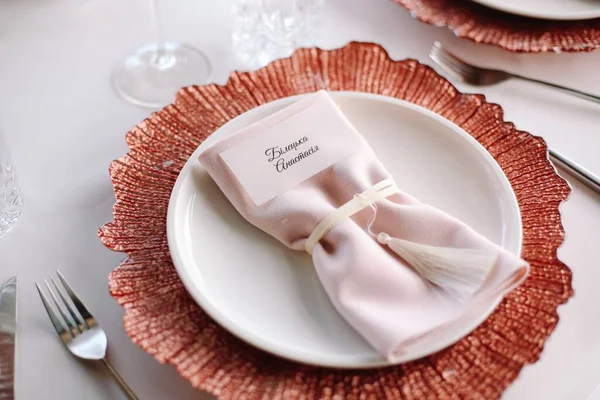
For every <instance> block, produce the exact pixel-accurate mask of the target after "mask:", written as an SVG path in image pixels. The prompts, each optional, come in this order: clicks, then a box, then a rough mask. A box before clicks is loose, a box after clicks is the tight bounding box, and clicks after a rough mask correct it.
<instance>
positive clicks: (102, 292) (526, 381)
mask: <svg viewBox="0 0 600 400" xmlns="http://www.w3.org/2000/svg"><path fill="white" fill-rule="evenodd" d="M149 4H150V0H2V1H0V57H1V58H0V118H1V119H2V124H3V127H4V130H5V132H6V134H7V137H8V142H9V144H10V147H11V148H12V152H13V158H14V164H15V165H16V169H17V172H18V178H19V181H20V184H21V187H22V191H23V197H24V200H25V207H24V212H23V215H22V219H21V221H20V223H19V224H18V226H17V227H16V229H15V230H14V231H13V232H11V233H10V234H9V235H7V236H6V237H5V238H4V239H2V240H0V279H1V280H3V279H5V278H7V277H8V276H10V275H11V274H18V276H19V285H20V287H19V290H20V292H19V295H20V296H19V299H18V307H19V325H18V351H17V378H16V379H17V396H18V398H19V399H21V400H26V399H80V398H85V399H105V398H121V394H120V392H119V390H118V387H116V385H115V384H114V383H113V381H112V380H111V378H110V376H109V375H108V374H107V373H106V371H105V370H104V369H103V367H102V366H94V365H92V364H85V363H81V362H79V361H77V360H76V359H74V358H73V357H71V355H70V354H69V353H68V352H67V351H65V349H64V348H63V346H62V344H60V343H59V341H58V339H57V337H56V335H55V333H54V332H53V330H52V328H51V326H50V323H49V321H48V318H47V317H46V315H45V312H44V310H43V308H42V306H41V303H40V301H39V299H38V295H37V293H36V291H35V288H34V285H33V283H34V281H35V280H41V279H43V278H44V277H46V276H49V275H50V274H51V273H52V272H53V271H54V270H56V269H60V270H61V271H62V272H63V273H64V274H65V275H66V276H67V277H68V278H69V279H70V281H71V283H72V284H73V285H74V287H75V288H76V289H78V291H79V292H80V294H82V296H83V297H84V298H85V301H86V302H87V304H88V306H89V307H90V308H91V310H93V311H94V313H95V315H96V316H97V318H98V320H99V321H100V322H101V324H102V326H103V327H104V328H105V329H106V331H107V334H108V337H109V343H110V344H109V357H110V359H111V360H112V361H113V363H114V365H115V366H116V368H117V369H118V370H119V371H120V372H121V373H122V375H123V376H124V377H125V379H126V380H127V381H128V382H129V383H130V384H131V386H132V387H133V389H134V390H135V391H136V392H137V393H138V394H139V397H140V398H141V399H166V398H173V399H188V398H208V397H209V396H207V395H206V394H204V393H201V392H198V391H195V390H193V389H192V388H191V386H190V385H189V383H188V382H186V381H185V380H183V379H181V378H180V377H179V376H178V375H177V373H176V372H175V370H174V368H172V367H171V366H162V365H160V364H158V363H157V362H155V361H154V360H153V359H152V357H150V356H149V355H147V354H145V353H144V352H143V351H142V350H140V349H139V348H138V347H137V346H135V345H134V344H132V343H131V342H130V340H129V339H128V337H127V336H126V335H125V332H124V330H123V326H122V315H123V311H122V309H121V308H120V307H119V306H118V305H117V304H116V302H115V301H114V300H113V299H112V298H110V296H109V294H108V290H107V275H108V273H109V272H110V271H111V270H112V269H113V268H114V267H115V266H116V265H117V264H118V263H119V262H120V261H121V260H122V258H123V256H122V255H121V254H117V253H113V252H111V251H109V250H107V249H106V248H104V247H103V245H102V244H101V243H100V241H99V240H98V238H97V237H96V230H97V228H98V227H99V226H101V225H102V224H103V223H105V222H107V221H109V220H110V219H111V207H112V204H113V201H114V197H113V192H112V187H111V183H110V180H109V176H108V172H107V168H108V164H109V163H110V162H111V161H112V160H113V159H115V158H117V157H119V156H120V155H122V154H124V153H125V152H126V146H125V142H124V134H125V132H126V131H127V130H128V129H129V128H131V127H132V126H133V125H135V124H136V123H137V122H139V121H141V120H142V119H143V118H145V117H146V116H147V115H148V114H149V112H150V111H149V110H147V109H142V108H138V107H135V106H133V105H130V104H128V103H126V102H125V101H123V100H121V99H120V98H119V97H118V96H117V95H116V94H115V93H114V92H113V90H112V88H111V86H110V85H109V77H110V72H111V68H112V67H113V66H114V65H115V64H116V63H117V62H118V61H119V60H120V59H121V58H122V57H124V56H125V55H126V54H127V53H129V52H130V51H132V50H133V49H135V48H136V47H138V46H140V45H142V44H145V43H147V42H150V41H153V39H154V38H153V31H152V29H151V25H150V16H149ZM230 4H231V1H216V0H215V1H208V0H169V1H163V2H162V6H161V8H162V15H163V17H164V28H165V35H166V36H167V37H168V38H173V39H180V40H184V41H187V42H189V43H191V44H193V45H195V46H197V47H199V48H201V49H203V50H205V51H206V53H207V54H208V56H209V57H210V59H211V61H212V64H213V68H214V74H213V77H212V80H213V81H214V82H217V83H224V82H225V81H226V80H227V77H228V75H229V73H230V72H231V71H232V70H234V69H245V68H244V66H243V65H241V63H240V61H238V60H237V59H236V57H235V55H234V54H233V52H232V49H231V41H230V29H231V22H232V18H231V15H230V8H229V6H230ZM327 21H328V22H327V25H326V26H325V28H324V31H323V35H322V38H321V39H320V41H319V45H320V46H321V47H324V48H335V47H340V46H343V45H344V44H345V43H346V42H348V41H350V40H361V41H373V42H377V43H380V44H382V45H383V46H384V47H385V48H386V49H388V51H389V52H390V54H391V56H392V57H393V58H395V59H403V58H416V59H419V60H420V61H422V62H425V63H428V64H431V62H430V61H429V59H428V52H429V48H430V47H431V44H432V43H433V42H434V40H440V41H442V43H444V44H446V45H447V46H448V47H449V48H451V49H452V50H454V51H455V52H457V53H458V54H460V55H462V56H463V57H465V58H467V59H471V60H476V61H478V62H480V63H482V64H487V65H496V66H498V67H502V68H506V69H509V70H513V71H518V72H520V73H522V74H529V75H532V76H536V77H538V78H542V79H547V80H551V81H555V82H557V83H563V84H566V85H570V86H572V87H575V88H579V89H582V90H587V91H590V92H595V93H597V94H600V51H597V52H595V53H591V54H542V55H527V54H523V55H519V54H512V53H508V52H505V51H502V50H500V49H498V48H495V47H489V46H480V45H475V44H473V43H471V42H469V41H467V40H459V39H457V38H455V37H454V36H453V35H452V33H451V32H450V31H448V30H447V29H443V28H436V27H432V26H428V25H425V24H422V23H420V22H417V21H415V20H413V19H412V18H411V17H410V15H409V14H408V13H407V12H406V11H404V10H403V9H402V8H400V7H399V6H397V5H395V4H393V3H392V2H391V1H389V0H376V1H375V0H373V1H366V0H364V1H360V0H346V1H343V0H336V1H333V0H331V2H330V4H329V5H328V11H327ZM458 86H459V87H460V88H461V89H462V90H464V91H469V92H483V93H485V94H486V96H487V98H488V99H489V100H490V101H492V102H497V103H499V104H501V105H502V106H503V108H504V110H505V113H506V119H507V120H508V121H513V122H514V123H515V124H516V125H517V127H518V128H520V129H523V130H526V131H529V132H531V133H533V134H535V135H540V136H543V137H544V138H545V139H546V140H547V141H548V143H549V144H550V146H551V147H553V148H555V149H556V150H558V151H560V152H562V153H564V154H565V155H567V156H568V157H570V158H572V159H574V160H576V161H577V162H579V163H581V164H582V165H584V166H586V167H588V168H589V169H590V170H592V171H594V172H595V173H597V174H600V157H599V156H598V149H599V148H600V105H598V104H592V103H591V102H586V101H583V100H579V99H576V98H573V97H569V96H567V95H563V94H560V93H558V92H556V91H553V90H551V89H547V88H543V87H539V86H535V85H534V84H529V83H523V82H519V81H509V82H505V83H502V84H499V85H497V86H494V87H488V88H473V87H468V86H465V85H458ZM563 175H564V174H563ZM568 179H569V182H570V183H571V184H572V185H573V188H574V192H573V195H572V197H571V199H570V200H569V201H568V202H567V203H565V204H564V205H563V206H562V208H561V210H562V211H563V217H564V218H563V221H564V225H565V227H566V231H567V240H566V242H565V244H564V246H563V247H562V248H561V249H560V251H559V257H560V258H561V260H563V261H564V262H565V263H566V264H567V265H569V266H570V267H571V269H572V271H573V273H574V281H573V284H574V287H575V296H574V297H573V298H572V299H571V300H570V301H569V303H568V304H567V305H565V306H563V307H561V308H560V310H559V314H560V322H559V324H558V327H557V329H556V330H555V332H554V333H553V334H552V336H551V337H550V339H549V340H548V341H547V343H546V346H545V350H544V352H543V354H542V357H541V360H540V361H539V362H537V363H536V364H534V365H531V366H527V367H525V368H524V369H523V371H522V372H521V374H520V376H519V378H518V379H517V380H516V382H515V383H514V384H512V385H511V386H510V387H509V389H508V390H507V391H506V392H505V395H504V398H505V399H545V400H553V399H561V400H562V399H569V400H578V399H586V398H588V396H590V394H591V393H592V392H593V391H594V389H595V388H596V386H597V385H598V384H600V372H599V369H598V365H599V363H600V322H599V321H600V289H599V288H598V287H597V286H596V285H597V283H598V282H600V261H599V260H600V223H599V221H600V197H599V196H597V195H594V194H593V192H591V191H590V190H588V189H586V188H585V187H583V186H582V185H580V184H578V183H577V182H576V181H575V180H573V179H571V178H568ZM596 394H597V395H598V394H599V392H598V391H596Z"/></svg>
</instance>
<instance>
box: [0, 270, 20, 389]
mask: <svg viewBox="0 0 600 400" xmlns="http://www.w3.org/2000/svg"><path fill="white" fill-rule="evenodd" d="M16 329H17V277H16V276H13V277H11V278H10V279H8V280H7V281H6V282H5V283H4V284H3V285H2V286H0V399H7V400H8V399H14V398H15V385H14V383H15V344H16Z"/></svg>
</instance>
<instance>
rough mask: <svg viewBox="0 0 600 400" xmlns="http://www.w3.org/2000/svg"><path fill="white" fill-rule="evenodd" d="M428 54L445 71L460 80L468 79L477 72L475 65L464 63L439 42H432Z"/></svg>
mask: <svg viewBox="0 0 600 400" xmlns="http://www.w3.org/2000/svg"><path fill="white" fill-rule="evenodd" d="M430 56H431V58H432V59H433V60H434V61H435V62H437V63H438V65H440V66H441V67H442V68H444V69H445V70H446V71H447V72H449V73H452V74H453V75H455V76H456V77H458V78H460V79H462V80H468V79H470V78H473V77H474V76H475V75H476V74H477V69H476V67H473V66H472V65H469V64H467V63H465V62H464V61H463V60H461V59H460V58H458V57H456V56H455V55H453V54H452V53H450V52H448V51H447V50H446V49H444V48H443V47H442V45H441V44H440V43H439V42H436V43H434V45H433V47H432V49H431V53H430Z"/></svg>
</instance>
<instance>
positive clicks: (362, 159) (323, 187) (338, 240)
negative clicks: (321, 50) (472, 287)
mask: <svg viewBox="0 0 600 400" xmlns="http://www.w3.org/2000/svg"><path fill="white" fill-rule="evenodd" d="M308 107H319V109H320V110H321V112H327V113H330V112H334V113H337V115H338V116H339V118H341V119H343V120H344V122H345V125H346V126H347V128H348V129H349V130H350V131H351V132H352V134H353V135H358V136H360V138H361V140H362V144H363V145H362V147H361V149H360V150H359V151H357V152H356V153H355V154H352V155H350V156H348V157H345V158H343V159H341V160H340V161H338V162H337V163H335V164H334V165H332V166H331V167H329V168H327V169H325V170H323V171H321V172H319V173H318V174H316V175H314V176H312V177H311V178H309V179H307V180H305V181H304V182H302V183H301V184H299V185H298V186H296V187H294V188H293V189H291V190H288V191H286V192H284V193H282V194H280V195H278V196H276V197H275V198H273V199H272V200H269V201H268V202H266V203H264V204H262V205H261V206H256V205H255V203H254V202H253V201H252V199H251V198H250V197H249V196H248V194H247V193H246V191H245V190H244V188H243V187H242V185H241V184H240V182H239V181H238V180H237V178H236V177H235V175H234V174H233V173H232V171H231V170H230V169H229V167H228V166H227V164H226V163H225V162H224V160H223V159H222V158H221V157H220V155H219V154H220V153H221V152H223V151H225V150H226V149H229V148H231V147H232V146H235V145H236V144H238V143H240V142H242V141H244V140H246V139H248V138H250V137H252V136H253V135H260V134H261V132H262V131H263V130H264V129H266V128H267V127H274V126H276V125H277V124H278V123H279V122H281V121H283V120H285V119H287V118H289V117H290V116H292V115H295V114H297V113H301V112H302V111H303V110H305V109H307V108H308ZM305 123H306V124H307V125H309V126H307V128H309V129H310V130H311V131H315V130H316V131H317V132H318V128H319V123H318V120H312V121H305ZM199 160H200V162H201V163H202V165H203V166H204V167H205V168H206V170H207V171H208V173H209V174H210V176H211V177H212V179H213V180H214V181H215V182H216V183H217V185H218V186H219V187H220V189H221V190H222V191H223V193H224V194H225V195H226V197H227V198H228V199H229V201H230V202H231V203H232V204H233V205H234V206H235V208H236V209H237V211H238V212H239V213H240V214H241V215H242V216H243V217H244V218H245V219H246V220H248V221H249V222H250V223H251V224H253V225H255V226H256V227H258V228H260V229H262V230H263V231H265V232H266V233H268V234H270V235H271V236H273V237H275V238H276V239H278V240H279V241H281V243H283V244H284V245H286V246H287V247H289V248H290V249H294V250H299V251H304V244H305V241H306V239H307V238H308V236H309V235H310V234H311V232H312V231H313V229H314V228H315V226H316V225H317V224H318V223H319V222H320V221H321V220H322V219H323V218H325V217H326V216H327V215H328V214H329V213H331V212H332V211H334V210H335V209H337V208H338V207H340V206H342V205H343V204H345V203H346V202H348V201H349V200H351V199H352V198H353V196H355V195H356V194H358V193H361V192H363V191H364V190H366V189H368V188H370V187H371V186H373V185H374V184H376V183H378V182H380V181H382V180H384V179H387V178H390V177H391V175H390V174H389V173H388V172H387V171H386V169H385V167H384V166H383V165H382V164H381V163H380V162H379V160H378V159H377V156H376V155H375V154H374V153H373V151H372V150H371V148H370V146H369V145H368V143H367V142H366V141H365V140H364V139H363V138H362V136H361V135H360V134H359V133H358V132H357V131H356V129H355V128H354V127H353V126H352V125H351V124H350V122H349V121H348V120H347V119H346V118H345V116H344V115H343V113H342V112H341V111H340V110H339V109H338V108H337V106H336V105H335V103H334V102H333V100H332V99H331V97H330V96H329V95H328V94H327V93H326V92H324V91H321V92H317V93H315V94H313V95H310V96H308V97H306V98H304V99H302V100H299V101H297V102H295V103H294V104H292V105H290V106H288V107H287V108H285V109H283V110H281V111H279V112H277V113H275V114H273V115H270V116H268V117H267V118H265V119H263V120H261V121H259V122H257V123H255V124H253V125H252V126H249V127H247V128H244V129H242V130H240V131H238V132H236V133H234V134H233V135H231V136H229V137H227V138H225V139H223V140H221V141H219V142H218V143H215V144H214V145H212V146H211V147H209V148H208V149H206V150H205V151H204V152H203V153H202V154H201V155H200V157H199ZM400 189H401V188H400ZM372 215H373V211H372V210H371V209H370V208H366V209H364V210H362V211H360V212H358V213H357V214H355V215H353V216H352V217H349V218H346V219H344V220H342V221H341V222H339V223H338V224H337V225H335V226H334V227H333V229H332V230H331V231H330V232H328V233H327V234H326V235H325V236H324V237H323V238H322V239H321V240H320V242H319V243H317V245H316V246H315V247H314V249H313V255H312V258H313V263H314V266H315V268H316V271H317V274H318V276H319V278H320V280H321V283H322V285H323V287H324V289H325V291H326V292H327V294H328V296H329V298H330V299H331V302H332V303H333V305H334V306H335V308H336V309H337V311H338V312H339V313H340V314H341V315H342V316H343V317H344V318H345V319H346V321H347V322H348V323H349V324H350V325H351V326H352V327H353V328H354V329H355V330H356V331H357V332H358V333H359V334H361V335H362V336H363V337H364V338H365V339H366V340H367V341H368V342H369V343H370V344H371V346H373V347H374V348H375V349H376V350H377V351H378V352H379V353H380V354H382V356H384V357H386V358H387V359H388V360H390V361H392V362H393V361H394V360H395V359H396V358H398V357H401V356H402V355H403V354H404V353H405V352H407V351H409V350H410V349H411V347H418V346H421V345H422V344H423V343H424V342H425V341H428V340H437V338H439V337H440V335H443V334H444V331H445V330H446V329H450V328H451V327H452V326H456V324H460V323H462V321H464V320H465V319H466V318H467V317H468V316H469V313H473V312H474V310H481V308H482V307H484V306H486V305H489V306H491V305H493V303H494V302H495V301H496V299H497V298H498V297H499V296H502V295H504V294H506V293H507V292H508V291H510V290H511V289H513V288H514V287H516V286H517V285H519V284H520V283H521V282H522V281H523V280H524V279H525V277H526V276H527V274H528V271H529V265H528V264H527V262H525V261H524V260H522V259H521V258H520V257H518V256H516V255H513V254H511V253H510V252H508V251H506V250H505V249H503V248H502V247H500V246H498V245H496V244H494V243H493V242H491V241H490V240H488V239H486V238H485V237H483V236H482V235H480V234H478V233H477V232H475V231H474V230H473V229H472V228H470V227H469V226H467V225H466V224H464V223H462V222H461V221H459V220H457V219H456V218H453V217H452V216H450V215H448V214H446V213H444V212H442V211H440V210H438V209H436V208H434V207H431V206H429V205H426V204H423V203H421V202H419V201H418V200H416V199H414V198H413V197H411V196H410V195H408V194H405V193H402V192H401V193H398V194H394V195H391V196H389V197H387V198H385V199H384V200H380V201H378V202H377V216H376V218H375V221H374V224H373V226H372V230H373V231H375V232H381V231H385V232H386V233H388V234H389V235H392V236H394V237H396V238H399V239H404V240H409V241H412V242H416V243H421V244H427V245H432V246H444V247H456V248H461V249H463V248H464V249H485V250H487V251H490V252H493V253H494V254H496V255H497V257H496V261H495V263H494V265H493V266H492V267H491V268H490V270H489V273H488V275H487V278H486V279H485V281H484V282H483V284H482V285H481V287H480V288H478V290H477V291H476V293H475V295H473V296H470V297H468V298H460V299H459V298H457V297H456V296H453V295H452V294H450V293H447V292H445V291H443V290H440V288H438V287H436V286H434V285H432V284H431V283H429V282H427V281H426V280H424V279H423V278H422V277H421V276H420V275H419V274H417V273H416V272H415V271H414V270H413V269H412V268H411V267H410V266H409V265H408V264H407V263H406V262H405V261H404V260H403V259H401V258H400V257H399V256H397V255H396V254H395V253H393V252H391V251H390V250H389V249H388V248H387V247H385V246H383V245H381V244H379V243H378V242H377V241H376V240H374V238H373V237H372V236H371V235H370V234H369V232H367V221H368V219H369V218H370V217H371V216H372Z"/></svg>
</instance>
